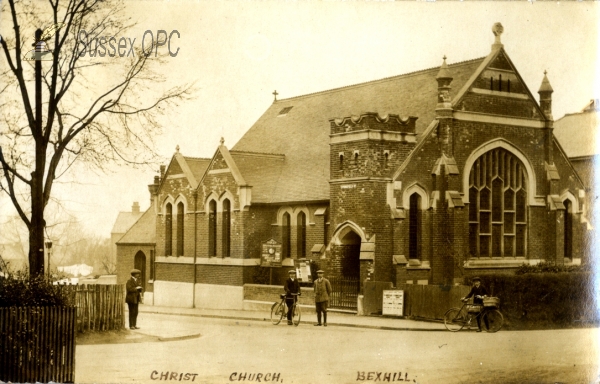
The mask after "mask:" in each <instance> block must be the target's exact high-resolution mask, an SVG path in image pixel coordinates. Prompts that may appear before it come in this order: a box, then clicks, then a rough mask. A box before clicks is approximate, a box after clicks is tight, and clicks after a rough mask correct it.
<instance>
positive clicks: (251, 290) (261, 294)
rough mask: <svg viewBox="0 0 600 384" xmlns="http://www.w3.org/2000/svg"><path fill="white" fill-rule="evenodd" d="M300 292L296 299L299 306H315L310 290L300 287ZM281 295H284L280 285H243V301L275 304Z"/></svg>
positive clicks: (311, 290) (313, 294) (313, 293)
mask: <svg viewBox="0 0 600 384" xmlns="http://www.w3.org/2000/svg"><path fill="white" fill-rule="evenodd" d="M300 292H302V295H301V296H300V298H299V299H298V301H299V303H300V304H303V305H314V304H315V292H314V290H313V289H312V288H307V287H300ZM282 293H285V290H284V289H283V286H282V285H258V284H244V300H255V301H272V302H276V301H279V300H281V299H280V298H279V295H280V294H282Z"/></svg>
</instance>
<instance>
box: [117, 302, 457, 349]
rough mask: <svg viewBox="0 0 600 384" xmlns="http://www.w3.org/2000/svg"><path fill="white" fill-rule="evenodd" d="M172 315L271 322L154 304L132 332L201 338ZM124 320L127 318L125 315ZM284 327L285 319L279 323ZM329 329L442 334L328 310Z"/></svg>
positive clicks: (246, 313) (406, 322)
mask: <svg viewBox="0 0 600 384" xmlns="http://www.w3.org/2000/svg"><path fill="white" fill-rule="evenodd" d="M175 316H190V317H199V318H214V319H231V320H244V321H259V322H265V323H270V322H271V318H270V316H271V314H270V312H267V311H264V310H261V311H252V310H231V309H200V308H177V307H159V306H153V305H144V304H141V305H140V306H139V315H138V325H139V326H140V329H138V330H134V331H132V332H133V333H135V334H139V335H140V336H141V335H143V336H148V337H153V338H157V339H158V340H160V341H173V340H184V339H189V338H196V337H200V333H199V332H198V327H197V325H193V324H186V323H185V322H183V323H182V322H181V321H180V319H177V318H176V317H175ZM125 318H126V319H127V318H128V316H127V315H126V316H125ZM314 323H316V314H314V313H306V314H305V313H303V316H302V319H301V321H300V325H299V327H302V326H307V325H311V326H312V324H314ZM279 325H280V326H281V325H286V324H285V320H284V321H282V322H281V323H280V324H279ZM327 325H328V326H329V327H350V328H367V329H381V330H394V331H445V332H447V330H446V328H445V326H444V324H443V323H441V322H434V321H421V320H413V319H407V318H401V317H391V316H358V315H356V314H354V313H348V312H344V311H336V310H331V309H330V310H329V311H328V315H327Z"/></svg>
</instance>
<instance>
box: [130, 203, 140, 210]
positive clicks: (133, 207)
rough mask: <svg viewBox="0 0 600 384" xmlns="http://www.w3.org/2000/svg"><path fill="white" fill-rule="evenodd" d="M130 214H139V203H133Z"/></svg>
mask: <svg viewBox="0 0 600 384" xmlns="http://www.w3.org/2000/svg"><path fill="white" fill-rule="evenodd" d="M131 212H132V213H140V203H138V202H137V201H134V202H133V205H132V206H131Z"/></svg>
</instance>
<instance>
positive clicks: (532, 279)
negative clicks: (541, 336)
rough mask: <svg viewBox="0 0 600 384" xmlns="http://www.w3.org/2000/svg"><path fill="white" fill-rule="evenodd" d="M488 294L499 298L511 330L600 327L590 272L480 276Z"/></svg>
mask: <svg viewBox="0 0 600 384" xmlns="http://www.w3.org/2000/svg"><path fill="white" fill-rule="evenodd" d="M480 278H481V283H482V285H484V286H485V287H486V288H487V290H488V292H489V294H490V295H493V296H497V297H499V298H500V300H501V301H500V311H501V312H502V314H503V315H504V324H505V327H506V328H508V329H548V328H571V327H578V326H584V325H589V324H598V320H599V316H598V314H599V312H598V305H597V303H596V295H595V292H594V289H593V282H594V275H593V274H592V273H591V272H587V271H586V272H558V271H557V272H554V273H527V272H526V273H522V274H519V275H498V274H496V275H492V274H490V275H481V276H480Z"/></svg>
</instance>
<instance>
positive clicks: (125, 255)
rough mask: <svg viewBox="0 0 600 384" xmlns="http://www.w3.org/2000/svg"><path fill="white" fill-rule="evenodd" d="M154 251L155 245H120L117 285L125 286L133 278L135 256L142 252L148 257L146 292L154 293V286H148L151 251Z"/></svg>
mask: <svg viewBox="0 0 600 384" xmlns="http://www.w3.org/2000/svg"><path fill="white" fill-rule="evenodd" d="M151 250H154V246H153V245H119V246H117V284H125V282H127V280H128V279H129V278H130V277H131V270H132V269H133V268H135V267H134V260H135V255H136V254H137V253H138V252H140V251H141V252H142V253H143V254H144V256H146V271H145V288H144V289H145V290H146V291H149V292H152V284H148V281H149V280H150V279H151V275H150V268H151V265H150V264H151V262H150V251H151Z"/></svg>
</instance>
